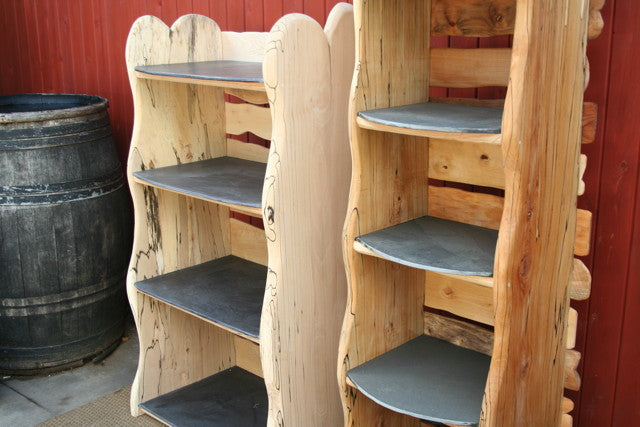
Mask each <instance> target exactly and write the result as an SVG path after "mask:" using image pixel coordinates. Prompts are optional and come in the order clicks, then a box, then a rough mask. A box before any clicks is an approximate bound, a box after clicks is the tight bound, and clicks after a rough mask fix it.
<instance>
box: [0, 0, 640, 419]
mask: <svg viewBox="0 0 640 427" xmlns="http://www.w3.org/2000/svg"><path fill="white" fill-rule="evenodd" d="M335 3H337V1H336V0H217V1H216V0H81V1H78V0H0V28H2V38H1V39H0V94H13V93H26V92H67V93H88V94H95V95H100V96H103V97H105V98H107V99H109V101H110V105H111V107H110V114H111V120H112V123H113V130H114V136H115V140H116V144H117V148H118V152H119V154H120V158H121V160H122V162H123V163H125V160H126V156H127V151H128V146H129V140H130V137H131V129H132V126H133V104H132V100H131V95H130V90H129V83H128V79H127V73H126V69H125V62H124V46H125V41H126V38H127V33H128V31H129V28H130V26H131V24H132V23H133V21H134V20H135V19H136V18H137V17H139V16H141V15H146V14H152V15H156V16H158V17H160V18H161V19H162V20H164V21H165V22H166V23H168V24H171V23H172V22H173V21H174V20H175V19H177V18H178V17H179V16H181V15H184V14H187V13H200V14H203V15H207V16H210V17H212V18H213V19H214V20H215V21H217V22H218V23H219V24H220V26H221V28H222V29H223V30H231V31H266V30H268V29H269V28H270V27H271V26H272V25H273V23H274V22H275V21H276V20H277V19H278V18H279V17H280V16H282V15H284V14H286V13H291V12H302V13H306V14H308V15H310V16H311V17H313V18H315V19H316V20H318V21H319V22H321V23H324V21H325V18H326V15H327V14H328V13H329V11H330V10H331V8H332V7H333V5H334V4H335ZM603 17H604V20H605V30H604V32H603V33H602V35H601V36H600V37H599V38H598V39H596V40H593V41H591V42H590V43H589V47H588V55H589V60H590V64H591V83H590V85H589V88H588V89H587V91H586V94H585V98H586V100H589V101H594V102H596V103H597V104H598V105H599V118H598V131H597V137H596V141H595V142H594V143H593V144H589V145H585V146H584V147H583V152H584V153H585V154H587V156H588V158H589V162H588V167H587V171H586V174H585V181H586V185H587V187H586V188H587V190H586V193H585V195H584V196H582V197H580V199H579V205H580V207H582V208H585V209H589V210H591V211H592V212H593V213H594V222H593V225H594V227H593V233H592V251H591V254H590V255H589V256H588V257H585V258H584V261H585V263H586V264H587V265H588V266H589V267H590V269H591V271H592V273H593V289H592V295H591V298H590V299H589V300H588V301H584V302H579V303H576V302H574V304H573V305H574V307H575V308H576V309H577V310H578V311H579V314H580V318H579V320H580V321H579V330H578V341H577V349H578V350H579V351H580V352H582V354H583V358H582V362H581V375H582V390H581V392H579V393H572V394H571V396H572V398H573V399H574V400H575V401H576V409H575V410H574V412H573V416H574V420H575V425H580V426H583V427H591V426H608V425H616V426H619V425H629V424H632V423H634V422H637V420H638V419H640V368H639V367H638V365H640V336H639V335H640V333H639V331H638V328H639V327H640V175H639V172H640V171H639V168H638V163H639V160H640V50H639V47H640V32H638V31H637V27H638V23H640V3H639V2H637V1H633V0H607V4H606V6H605V8H604V9H603ZM505 43H508V38H503V39H499V40H495V41H487V40H466V41H465V40H460V39H457V38H456V39H451V40H447V39H439V40H434V44H437V45H450V46H455V47H475V46H482V47H485V46H487V45H488V44H490V45H493V46H495V45H504V44H505ZM460 92H464V93H450V95H452V96H473V95H475V94H476V93H475V92H474V93H468V92H469V91H468V90H463V91H460ZM477 94H478V95H480V96H482V97H492V96H493V95H496V94H499V91H496V90H483V91H480V92H479V93H477ZM437 95H443V93H437Z"/></svg>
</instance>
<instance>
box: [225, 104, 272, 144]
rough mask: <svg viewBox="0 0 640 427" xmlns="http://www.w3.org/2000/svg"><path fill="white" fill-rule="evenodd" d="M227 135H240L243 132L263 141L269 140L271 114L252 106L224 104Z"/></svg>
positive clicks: (264, 109) (265, 109)
mask: <svg viewBox="0 0 640 427" xmlns="http://www.w3.org/2000/svg"><path fill="white" fill-rule="evenodd" d="M225 120H226V130H227V133H230V134H233V135H240V134H242V133H245V132H251V133H252V134H254V135H256V136H259V137H260V138H264V139H271V113H270V112H269V109H268V108H265V107H259V106H257V105H252V104H233V103H231V102H226V103H225Z"/></svg>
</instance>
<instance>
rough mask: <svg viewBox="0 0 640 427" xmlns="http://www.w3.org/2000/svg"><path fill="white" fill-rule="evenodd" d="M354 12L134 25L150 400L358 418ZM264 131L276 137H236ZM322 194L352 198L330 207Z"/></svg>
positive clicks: (220, 412)
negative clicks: (230, 27)
mask: <svg viewBox="0 0 640 427" xmlns="http://www.w3.org/2000/svg"><path fill="white" fill-rule="evenodd" d="M352 19H353V14H352V7H351V6H350V5H346V4H340V5H338V6H336V7H335V8H334V10H333V11H332V13H331V14H330V16H329V19H328V21H327V26H326V27H325V29H322V28H321V27H320V26H319V25H318V24H317V23H316V22H315V21H313V20H312V19H310V18H308V17H306V16H303V15H288V16H285V17H283V18H282V19H280V20H279V21H278V22H277V23H276V24H275V26H274V28H273V30H272V31H271V32H269V33H233V32H225V31H220V29H219V27H218V25H217V24H216V23H215V22H214V21H212V20H210V19H209V18H206V17H204V16H200V15H186V16H183V17H181V18H180V19H178V20H177V21H176V22H175V23H174V24H173V26H172V27H171V28H169V27H167V26H166V25H165V24H164V23H163V22H161V21H160V20H158V19H157V18H155V17H152V16H144V17H142V18H140V19H138V20H137V21H136V22H135V23H134V24H133V27H132V29H131V32H130V35H129V38H128V41H127V53H126V58H127V68H128V71H129V77H130V82H131V89H132V92H133V97H134V110H135V124H134V132H133V139H132V143H131V149H130V154H129V162H128V173H129V183H130V188H131V193H132V197H133V201H134V210H135V223H136V227H135V240H134V248H133V253H132V257H131V263H130V268H129V275H128V280H127V291H128V295H129V301H130V304H131V307H132V311H133V313H134V317H135V320H136V326H137V329H138V335H139V338H140V348H141V350H140V358H139V363H138V371H137V374H136V378H135V380H134V383H133V386H132V393H131V411H132V413H133V414H134V415H138V414H139V413H140V412H141V411H142V412H145V413H147V414H149V415H151V416H153V417H155V418H157V419H158V420H160V421H162V422H164V423H166V424H170V425H185V424H200V425H202V424H206V425H221V426H226V425H257V426H260V425H265V424H269V425H276V424H279V423H282V422H286V424H291V425H302V421H301V420H305V425H338V424H340V423H341V422H342V417H341V416H340V398H339V389H338V385H337V380H336V377H335V360H336V359H335V357H336V354H337V348H338V340H339V334H340V312H341V310H342V309H343V308H344V304H345V300H346V277H345V276H344V271H343V268H342V267H343V264H342V255H341V251H340V242H341V229H342V222H343V221H342V218H341V214H338V213H337V212H344V210H346V203H347V191H348V182H349V173H350V164H349V156H348V150H349V146H348V136H347V115H346V109H347V106H348V87H349V82H350V79H351V75H352V71H353V24H352ZM276 46H277V49H276V48H275V47H276ZM310 47H311V49H310ZM310 71H313V73H312V74H313V75H314V76H315V77H314V78H310V77H309V73H310ZM314 79H315V80H314ZM307 82H308V83H313V84H311V85H308V84H307ZM229 96H233V97H236V98H240V100H242V101H243V102H241V103H238V102H235V101H234V102H230V98H229ZM323 100H324V101H326V102H325V103H324V104H323V105H322V108H320V109H314V108H309V106H311V105H313V104H314V103H318V102H322V101H323ZM266 104H268V107H267V106H265V105H266ZM246 132H250V133H252V134H254V135H257V136H259V137H261V138H265V139H268V140H271V146H270V148H264V147H262V146H259V145H255V144H250V143H244V142H241V141H239V140H237V139H236V138H234V137H230V136H229V135H243V134H244V133H246ZM305 197H306V198H305ZM308 198H312V200H308ZM320 206H332V209H336V213H333V214H330V215H320V216H319V213H320V212H321V209H320V208H319V207H320ZM231 212H238V213H243V214H247V215H250V216H251V217H256V218H260V219H262V222H263V223H264V229H262V228H259V227H257V226H255V225H251V224H249V223H247V222H242V221H239V220H237V219H234V218H230V213H231ZM309 224H314V226H313V227H311V226H309ZM306 242H317V244H318V245H320V246H318V247H309V248H306V247H303V248H300V246H305V245H306ZM318 250H321V251H322V252H323V255H322V256H321V257H318V256H317V253H318V252H317V251H318ZM294 398H295V399H296V401H295V402H293V401H292V399H294ZM298 402H304V404H299V403H298ZM317 414H326V415H325V416H323V417H317ZM309 420H311V421H309Z"/></svg>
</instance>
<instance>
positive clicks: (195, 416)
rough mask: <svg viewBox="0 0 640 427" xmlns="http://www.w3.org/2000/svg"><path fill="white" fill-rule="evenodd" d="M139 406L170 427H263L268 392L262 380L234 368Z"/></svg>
mask: <svg viewBox="0 0 640 427" xmlns="http://www.w3.org/2000/svg"><path fill="white" fill-rule="evenodd" d="M140 407H141V408H142V409H143V410H145V411H146V412H147V413H149V414H150V415H152V416H153V417H155V418H157V419H159V420H160V421H162V422H164V423H166V424H168V425H170V426H180V427H190V426H193V427H195V426H203V425H206V426H220V427H223V426H224V427H226V426H247V427H251V426H265V425H266V424H267V409H268V400H267V389H266V387H265V385H264V381H263V380H262V378H260V377H258V376H256V375H253V374H251V373H249V372H247V371H245V370H244V369H241V368H238V367H233V368H231V369H227V370H225V371H222V372H219V373H217V374H215V375H212V376H210V377H207V378H205V379H203V380H200V381H198V382H195V383H193V384H190V385H188V386H186V387H182V388H180V389H178V390H174V391H172V392H170V393H167V394H164V395H161V396H159V397H156V398H155V399H152V400H149V401H147V402H143V403H141V404H140Z"/></svg>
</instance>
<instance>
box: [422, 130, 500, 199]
mask: <svg viewBox="0 0 640 427" xmlns="http://www.w3.org/2000/svg"><path fill="white" fill-rule="evenodd" d="M428 144H429V178H433V179H440V180H443V181H455V182H462V183H465V184H472V185H481V186H484V187H494V188H504V165H503V162H502V149H501V148H500V146H499V145H495V144H471V143H468V142H461V141H445V140H441V139H434V138H430V139H429V142H428Z"/></svg>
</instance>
